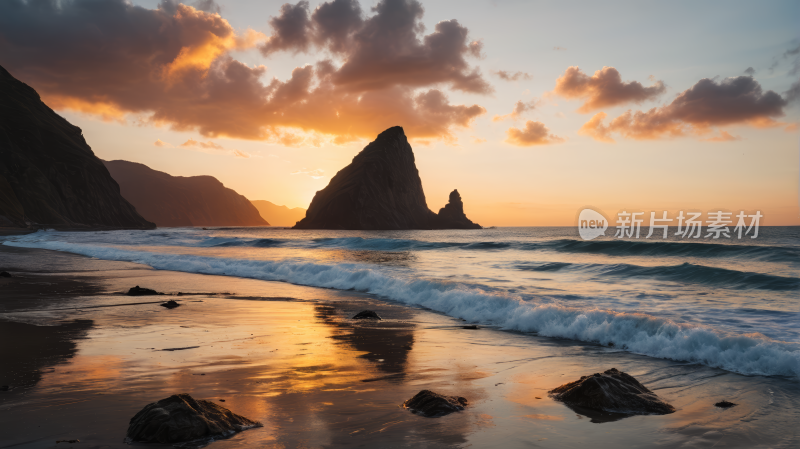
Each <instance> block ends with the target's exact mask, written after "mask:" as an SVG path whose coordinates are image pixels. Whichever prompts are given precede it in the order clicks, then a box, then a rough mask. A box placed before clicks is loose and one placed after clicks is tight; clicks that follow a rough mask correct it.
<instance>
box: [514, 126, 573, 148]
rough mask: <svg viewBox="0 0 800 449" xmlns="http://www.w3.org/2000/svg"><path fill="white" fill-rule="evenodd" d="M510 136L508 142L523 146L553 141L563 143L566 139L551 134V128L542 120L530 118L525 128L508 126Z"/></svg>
mask: <svg viewBox="0 0 800 449" xmlns="http://www.w3.org/2000/svg"><path fill="white" fill-rule="evenodd" d="M506 135H507V136H508V138H507V139H506V142H508V143H510V144H512V145H517V146H521V147H529V146H533V145H548V144H551V143H561V142H564V141H565V140H566V139H564V138H562V137H558V136H556V135H553V134H550V130H549V129H547V127H546V126H545V125H544V123H542V122H536V121H533V120H528V121H527V122H525V128H523V129H518V128H514V127H511V128H508V130H507V131H506Z"/></svg>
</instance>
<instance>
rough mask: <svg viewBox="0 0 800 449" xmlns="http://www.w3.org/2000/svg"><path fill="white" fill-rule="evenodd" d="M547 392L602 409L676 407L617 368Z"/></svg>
mask: <svg viewBox="0 0 800 449" xmlns="http://www.w3.org/2000/svg"><path fill="white" fill-rule="evenodd" d="M550 394H551V395H552V396H553V398H554V399H556V400H558V401H562V402H564V403H566V404H567V405H573V406H576V407H584V408H587V409H592V410H599V411H603V412H614V413H626V414H637V415H649V414H658V415H665V414H667V413H672V412H674V411H675V407H673V406H672V405H670V404H667V403H666V402H664V401H662V400H661V398H659V397H658V396H657V395H656V394H655V393H653V392H652V391H650V390H648V389H647V388H646V387H645V386H644V385H642V384H640V383H639V381H637V380H636V379H634V378H633V376H631V375H630V374H627V373H623V372H622V371H619V370H617V369H616V368H611V369H610V370H607V371H605V372H603V373H595V374H593V375H591V376H583V377H581V378H580V380H576V381H575V382H570V383H568V384H564V385H562V386H560V387H558V388H556V389H554V390H551V391H550Z"/></svg>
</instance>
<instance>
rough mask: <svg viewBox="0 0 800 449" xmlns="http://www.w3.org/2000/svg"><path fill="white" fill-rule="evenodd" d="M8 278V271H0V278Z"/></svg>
mask: <svg viewBox="0 0 800 449" xmlns="http://www.w3.org/2000/svg"><path fill="white" fill-rule="evenodd" d="M10 277H11V273H9V272H8V271H0V278H10Z"/></svg>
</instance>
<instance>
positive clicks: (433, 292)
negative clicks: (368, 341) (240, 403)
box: [5, 236, 800, 377]
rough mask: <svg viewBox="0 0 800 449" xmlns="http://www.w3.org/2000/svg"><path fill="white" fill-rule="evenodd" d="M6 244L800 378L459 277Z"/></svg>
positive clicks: (749, 354) (695, 336)
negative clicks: (342, 294)
mask: <svg viewBox="0 0 800 449" xmlns="http://www.w3.org/2000/svg"><path fill="white" fill-rule="evenodd" d="M5 244H6V245H10V246H20V247H30V248H44V249H51V250H58V251H67V252H71V253H76V254H82V255H86V256H92V257H97V258H101V259H107V260H120V261H130V262H137V263H142V264H146V265H149V266H152V267H153V268H156V269H162V270H173V271H184V272H191V273H202V274H213V275H228V276H240V277H246V278H254V279H262V280H269V281H286V282H290V283H294V284H299V285H308V286H314V287H326V288H334V289H340V290H348V289H354V290H357V291H361V292H367V293H371V294H375V295H379V296H382V297H386V298H390V299H392V300H395V301H400V302H403V303H406V304H411V305H418V306H423V307H426V308H429V309H432V310H436V311H439V312H443V313H445V314H447V315H450V316H453V317H457V318H463V319H466V320H468V321H471V322H476V323H482V324H490V325H498V326H501V327H502V328H504V329H509V330H517V331H523V332H538V333H539V335H543V336H549V337H561V338H569V339H574V340H580V341H587V342H600V343H603V344H609V343H613V344H614V345H615V347H618V348H626V349H627V350H628V351H631V352H635V353H639V354H644V355H648V356H652V357H658V358H664V359H671V360H680V361H689V362H696V363H702V364H705V365H708V366H712V367H717V368H722V369H726V370H729V371H733V372H738V373H742V374H748V375H783V376H791V377H798V376H800V345H798V344H795V343H787V342H780V341H775V340H770V339H768V338H766V337H764V336H763V335H760V334H749V335H742V334H726V333H723V332H720V331H717V330H714V329H711V328H708V327H702V326H689V325H685V324H680V323H675V322H673V321H671V320H668V319H664V318H657V317H653V316H649V315H645V314H632V313H620V312H614V311H610V310H601V309H596V308H595V309H586V308H574V307H565V306H561V305H554V304H537V303H535V302H529V301H524V300H522V299H521V298H520V297H518V296H515V295H512V294H508V293H501V292H495V293H491V292H486V291H484V290H480V289H477V288H474V287H468V286H465V285H463V284H459V283H447V282H444V281H438V280H426V279H418V278H412V277H404V276H403V275H402V274H401V273H398V272H390V271H386V270H380V269H376V268H374V267H369V266H366V265H359V264H336V265H328V264H319V263H310V262H305V263H304V262H291V261H281V262H274V261H259V260H241V259H228V258H215V257H202V256H192V255H180V254H162V253H152V252H144V251H132V250H127V249H119V248H114V247H104V246H95V245H85V244H75V243H67V242H60V241H47V239H39V238H35V237H33V238H31V237H29V236H26V238H20V239H16V240H15V241H6V242H5Z"/></svg>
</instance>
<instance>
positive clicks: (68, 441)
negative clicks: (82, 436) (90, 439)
mask: <svg viewBox="0 0 800 449" xmlns="http://www.w3.org/2000/svg"><path fill="white" fill-rule="evenodd" d="M80 442H81V440H57V441H56V444H58V443H67V444H75V443H80Z"/></svg>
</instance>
